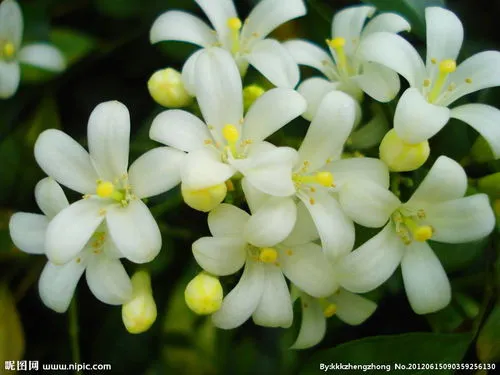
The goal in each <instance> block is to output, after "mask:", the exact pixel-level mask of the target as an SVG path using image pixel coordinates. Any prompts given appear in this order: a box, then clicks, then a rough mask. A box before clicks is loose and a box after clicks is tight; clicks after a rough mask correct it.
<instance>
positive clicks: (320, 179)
mask: <svg viewBox="0 0 500 375" xmlns="http://www.w3.org/2000/svg"><path fill="white" fill-rule="evenodd" d="M314 179H315V180H316V182H317V183H318V184H320V185H322V186H325V187H332V186H335V185H334V183H333V175H332V174H331V173H330V172H318V173H316V175H315V176H314Z"/></svg>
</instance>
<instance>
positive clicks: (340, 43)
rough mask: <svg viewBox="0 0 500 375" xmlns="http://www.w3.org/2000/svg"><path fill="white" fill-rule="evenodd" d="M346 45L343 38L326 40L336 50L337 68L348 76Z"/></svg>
mask: <svg viewBox="0 0 500 375" xmlns="http://www.w3.org/2000/svg"><path fill="white" fill-rule="evenodd" d="M345 43H346V41H345V39H344V38H341V37H338V38H334V39H327V40H326V44H328V46H329V47H330V48H332V49H334V50H335V54H336V59H335V60H336V62H337V66H338V67H339V69H340V70H341V71H343V72H344V73H345V74H348V66H347V57H346V55H345V51H344V46H345Z"/></svg>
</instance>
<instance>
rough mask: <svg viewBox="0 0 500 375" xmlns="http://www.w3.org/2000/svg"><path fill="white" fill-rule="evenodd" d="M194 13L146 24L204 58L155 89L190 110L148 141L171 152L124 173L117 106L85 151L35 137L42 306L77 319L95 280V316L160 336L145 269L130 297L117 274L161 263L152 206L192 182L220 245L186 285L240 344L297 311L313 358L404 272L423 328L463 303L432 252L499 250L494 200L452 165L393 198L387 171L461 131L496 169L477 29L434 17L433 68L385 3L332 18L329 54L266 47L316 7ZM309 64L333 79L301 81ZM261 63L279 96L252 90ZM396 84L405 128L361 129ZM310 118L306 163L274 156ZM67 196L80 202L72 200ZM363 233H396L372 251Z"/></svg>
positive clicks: (288, 150) (489, 73)
mask: <svg viewBox="0 0 500 375" xmlns="http://www.w3.org/2000/svg"><path fill="white" fill-rule="evenodd" d="M195 1H196V3H197V4H198V5H199V6H200V7H201V8H202V10H203V11H204V12H205V14H206V16H207V17H208V19H209V20H210V22H211V24H212V26H213V29H212V28H211V27H210V26H209V25H207V24H206V23H205V22H204V21H202V20H201V19H199V18H197V17H195V16H193V15H190V14H188V13H185V12H180V11H168V12H166V13H164V14H162V15H160V16H159V17H158V19H157V20H156V21H155V22H154V24H153V26H152V28H151V33H150V39H151V42H152V43H156V42H160V41H168V40H177V41H184V42H189V43H193V44H196V45H198V46H201V47H202V48H201V49H199V50H197V51H196V52H195V53H193V54H192V55H191V56H190V57H189V58H188V60H187V61H186V62H185V64H184V66H183V69H182V73H179V72H177V71H175V70H174V69H172V68H167V69H165V70H162V71H158V72H156V73H155V74H153V76H152V77H151V79H150V81H149V83H148V87H149V89H150V92H151V95H152V97H153V98H154V99H155V100H156V101H157V102H158V103H160V104H162V105H164V106H167V107H171V108H177V109H167V110H165V111H163V112H161V113H160V114H158V115H157V117H156V118H155V119H154V120H153V122H152V124H151V128H150V132H149V136H150V138H151V139H152V140H154V141H157V142H159V143H161V145H160V146H158V147H157V148H155V149H153V150H150V151H148V152H146V153H145V154H143V155H142V156H140V157H139V158H138V159H137V160H135V161H134V162H133V163H132V164H131V165H130V167H129V166H128V164H129V163H128V157H129V137H130V120H129V113H128V110H127V108H126V107H125V106H124V105H123V104H121V103H119V102H116V101H115V102H106V103H102V104H99V105H98V106H97V107H96V108H95V109H94V111H93V112H92V114H91V115H90V119H89V123H88V152H87V151H86V150H85V149H84V148H83V147H82V146H80V145H79V144H78V143H77V142H75V141H74V140H72V139H71V138H70V137H69V136H68V135H66V134H65V133H63V132H61V131H59V130H46V131H45V132H44V133H42V134H41V135H40V136H39V138H38V140H37V142H36V145H35V158H36V160H37V162H38V164H39V165H40V167H41V168H42V170H43V171H44V172H45V173H46V174H47V175H48V176H49V177H47V178H45V179H43V180H42V181H40V182H39V183H38V185H37V186H36V188H35V196H36V200H37V203H38V206H39V207H40V209H41V211H42V212H43V213H44V214H43V215H41V214H30V213H16V214H14V215H13V216H12V218H11V221H10V233H11V236H12V239H13V241H14V243H15V244H16V246H17V247H19V248H20V249H22V250H24V251H26V252H28V253H34V254H42V253H43V254H46V256H47V258H48V263H47V265H46V267H45V269H44V270H43V272H42V275H41V278H40V283H39V289H40V295H41V297H42V300H43V302H44V303H45V304H46V305H47V306H49V307H50V308H52V309H54V310H55V311H58V312H64V311H65V310H66V309H67V308H68V305H69V303H70V300H71V298H72V295H73V292H74V290H75V287H76V284H77V282H78V280H79V278H80V277H81V275H82V274H83V272H84V271H86V279H87V283H88V285H89V288H90V289H91V291H92V292H93V294H94V295H95V296H96V297H97V298H98V299H99V300H101V301H103V302H105V303H108V304H114V305H123V306H124V307H123V318H124V322H125V324H126V326H127V328H128V329H129V330H130V331H131V332H134V333H135V332H141V331H143V330H144V329H147V327H149V325H150V324H151V323H152V321H154V319H155V318H156V308H155V306H154V300H153V299H152V295H151V293H152V292H151V285H150V280H149V276H148V275H147V273H145V272H144V271H139V272H138V273H137V274H136V275H134V277H133V278H132V281H131V279H130V278H129V276H128V275H127V273H126V271H125V269H124V267H123V265H122V260H123V259H124V258H125V259H126V260H128V261H131V262H133V263H139V264H141V263H146V262H150V261H153V259H154V258H155V257H156V255H157V254H158V253H159V251H160V249H161V242H162V237H161V233H160V230H159V227H158V224H157V223H156V220H155V218H154V217H153V216H152V214H151V212H150V211H149V209H148V207H147V205H146V204H145V203H144V202H143V199H144V198H147V197H151V196H155V195H159V194H161V193H164V192H166V191H168V190H170V189H173V188H175V187H176V186H177V185H180V190H181V192H182V197H183V198H184V201H185V203H186V204H187V205H189V206H190V207H192V208H193V209H195V210H198V211H202V212H208V227H209V229H210V233H211V236H208V237H203V238H199V239H198V240H196V241H195V242H194V243H193V245H192V253H193V256H194V259H195V260H196V262H197V263H198V265H199V266H200V267H201V268H202V270H203V271H202V272H200V274H198V275H197V276H196V277H195V278H194V279H193V280H192V281H191V282H190V283H189V284H188V285H187V287H186V290H185V299H186V303H187V305H188V306H189V307H190V308H191V309H192V310H193V311H195V312H196V313H198V314H211V316H212V321H213V323H214V325H215V326H217V327H220V328H222V329H232V328H235V327H238V326H240V325H241V324H243V323H244V322H245V321H247V320H248V319H249V318H250V317H252V319H253V321H254V323H255V324H258V325H262V326H266V327H283V328H288V327H290V326H291V325H292V322H293V308H292V306H293V303H294V301H295V300H297V299H300V303H301V307H302V310H303V312H302V324H301V328H300V332H299V335H298V337H297V340H296V342H295V343H294V345H293V347H294V348H297V349H301V348H307V347H310V346H313V345H315V344H317V343H318V342H319V341H320V340H321V339H322V338H323V337H324V335H325V331H326V323H325V318H328V317H331V316H333V315H337V316H338V317H339V318H340V319H341V320H342V321H344V322H345V323H347V324H350V325H357V324H361V323H362V322H364V321H365V320H366V319H368V318H369V317H370V316H371V314H372V313H373V312H374V311H375V309H376V303H375V302H373V301H371V300H369V299H367V298H366V297H364V296H362V295H359V294H358V293H365V292H369V291H371V290H374V289H375V288H377V287H379V286H380V285H381V284H383V283H384V282H385V281H386V280H387V279H388V278H389V277H390V276H391V275H392V274H393V273H394V272H395V270H396V269H397V268H398V266H399V265H401V269H402V275H403V283H404V288H405V290H406V294H407V297H408V301H409V303H410V305H411V307H412V309H413V310H414V311H415V312H416V313H417V314H427V313H431V312H435V311H437V310H440V309H442V308H444V307H445V306H446V305H448V304H449V303H450V300H451V298H452V292H451V287H450V283H449V280H448V277H447V275H446V273H445V271H444V268H443V266H442V265H441V263H440V261H439V259H438V258H437V256H436V255H435V253H434V251H433V250H432V242H428V241H429V240H431V241H436V242H445V243H452V244H456V243H462V242H468V241H473V240H476V239H479V238H482V237H485V236H487V235H488V234H489V233H490V232H491V231H492V230H493V227H494V224H495V216H494V214H493V211H492V208H491V206H490V203H489V200H488V197H487V196H486V195H484V194H475V195H469V196H466V189H467V176H466V173H465V171H464V169H463V168H462V166H460V164H458V163H457V162H456V161H454V160H452V159H450V158H448V157H446V156H438V155H436V156H437V158H436V159H435V161H434V163H433V165H432V166H431V168H430V170H429V171H428V172H427V175H426V177H425V178H424V179H423V181H422V182H421V183H420V184H419V186H418V188H417V189H416V190H415V191H414V192H413V195H411V197H410V198H409V199H407V200H406V201H402V200H401V199H402V197H401V194H400V193H399V189H398V188H397V186H394V184H392V185H391V184H390V181H391V175H390V172H393V173H395V174H393V177H396V179H395V180H396V181H397V178H400V177H399V175H398V174H397V172H402V171H412V170H415V169H417V168H419V167H420V166H422V165H423V164H424V163H425V162H426V161H427V158H428V157H429V155H430V147H429V144H428V139H429V138H430V137H432V136H433V135H435V134H436V133H437V132H438V131H439V130H440V129H441V128H442V127H443V126H445V124H446V123H447V122H448V120H449V119H450V118H451V117H453V118H457V119H460V120H462V121H465V122H467V123H468V124H470V125H471V126H472V127H473V128H474V129H475V130H477V131H478V132H479V133H480V135H481V136H483V137H484V138H485V139H486V141H487V142H488V143H489V145H490V147H491V150H492V151H493V154H494V155H495V156H496V157H498V156H500V127H499V126H497V125H498V124H496V123H495V122H500V111H499V110H497V109H495V108H493V107H489V106H486V105H483V104H466V105H462V106H458V107H455V108H453V109H448V105H449V104H451V103H452V102H454V101H455V100H457V99H459V98H460V97H462V96H464V95H466V94H468V93H471V92H473V91H475V90H479V89H483V88H486V87H491V86H496V85H500V80H499V77H500V74H496V73H500V72H498V69H499V67H500V53H499V52H496V51H487V52H483V53H480V54H477V55H475V56H472V57H470V58H469V59H467V60H466V61H464V62H463V63H462V64H460V65H459V66H458V67H457V64H456V58H457V55H458V52H459V49H460V46H461V44H462V39H463V29H462V25H461V23H460V21H459V20H458V18H457V17H456V16H455V15H454V14H453V13H452V12H450V11H448V10H446V9H443V8H438V7H430V8H427V9H426V23H427V62H426V64H424V63H423V61H422V59H421V58H420V56H419V54H418V52H417V51H416V50H415V49H414V48H413V47H412V46H411V44H409V43H408V42H407V41H406V40H405V39H404V38H403V37H402V36H400V35H399V34H400V33H402V32H404V31H409V30H410V25H409V23H408V22H407V21H406V20H405V19H404V18H402V17H401V16H399V15H396V14H393V13H381V14H378V15H376V16H374V15H375V13H376V9H375V8H374V7H371V6H357V7H351V8H348V9H345V10H342V11H340V12H339V13H337V14H336V15H335V16H334V18H333V22H332V28H331V29H332V32H331V35H330V36H328V37H329V38H328V39H326V47H327V50H325V49H323V48H322V47H320V46H317V45H315V44H313V43H311V42H309V41H305V40H289V41H286V42H283V43H282V42H280V41H278V40H275V39H272V38H270V37H269V34H270V33H271V32H272V31H273V30H274V29H276V28H277V27H278V26H280V25H281V24H283V23H285V22H287V21H289V20H292V19H295V18H297V17H300V16H303V15H304V14H305V13H306V8H305V5H304V2H303V1H302V0H290V1H286V2H285V1H281V0H262V1H261V2H259V3H258V4H257V5H256V6H255V8H254V9H253V10H252V11H251V12H250V14H249V16H248V18H247V19H246V20H245V21H243V22H242V21H241V20H240V19H239V18H238V16H237V13H236V9H235V7H234V4H233V3H232V1H231V0H211V1H205V0H195ZM5 3H7V4H8V5H10V4H12V2H11V1H10V0H7V1H6V2H5ZM0 16H1V17H3V13H1V14H0ZM1 17H0V18H1ZM368 19H370V20H369V21H367V20H368ZM2 36H3V34H0V37H2ZM0 43H3V40H2V39H0ZM16 43H17V42H16ZM5 46H6V44H3V45H2V44H0V47H1V48H2V49H1V50H0V52H1V51H3V52H2V53H3V54H4V55H5V51H6V47H5ZM7 49H8V48H7ZM4 55H0V56H4ZM299 65H308V66H310V67H313V68H315V69H317V70H319V71H320V72H321V74H322V77H313V78H308V79H306V80H304V81H302V82H301V83H300V84H299V81H300V79H299V77H300V74H299V72H300V71H299ZM249 66H252V67H253V68H255V69H256V70H257V71H258V72H259V73H260V74H262V76H263V77H265V78H267V79H268V81H269V82H270V83H271V84H272V85H273V86H275V87H273V88H271V89H269V90H267V91H266V90H265V89H264V88H262V87H260V86H257V85H255V84H254V85H251V86H247V87H243V79H244V78H245V75H246V72H247V70H248V69H249ZM0 67H1V65H0ZM398 74H401V75H402V76H403V77H404V78H405V79H406V80H407V81H408V83H409V88H408V89H406V90H405V91H404V92H403V93H402V95H401V97H400V99H399V100H398V102H397V107H396V110H395V115H394V129H392V130H389V131H387V130H388V125H387V121H386V120H384V118H385V117H384V115H383V114H380V113H375V115H374V117H373V119H372V120H370V121H369V122H368V123H367V124H365V125H364V126H361V125H360V123H361V119H362V118H363V116H362V112H363V110H364V109H365V108H367V101H371V102H372V103H376V102H380V103H385V102H388V101H391V100H395V99H396V97H397V96H398V94H399V91H400V79H399V75H398ZM297 85H298V86H297ZM295 88H296V89H295ZM365 94H367V96H369V97H370V98H371V99H369V98H366V97H365ZM194 101H196V103H197V106H198V107H197V108H199V112H200V114H201V115H196V114H195V113H197V112H198V111H197V110H194V109H193V110H192V111H187V110H182V109H179V108H182V107H186V108H193V107H192V104H193V103H194ZM368 112H369V111H368ZM375 112H376V111H375ZM301 116H302V117H303V118H304V119H305V120H306V121H307V122H308V123H309V125H308V128H307V131H306V134H305V136H304V138H303V139H302V140H301V143H300V144H299V145H298V146H299V147H296V148H294V147H290V146H285V145H276V144H273V143H271V141H270V139H275V138H276V137H272V135H273V134H274V133H276V132H277V131H278V130H280V129H282V128H284V127H285V129H286V125H287V124H289V123H290V122H292V121H294V120H295V119H297V118H299V117H301ZM365 117H366V116H365ZM349 144H350V145H356V144H358V145H360V146H359V148H360V149H361V148H366V147H374V146H377V145H378V144H380V157H379V158H374V157H363V156H362V155H360V154H359V153H356V152H354V153H353V152H351V153H348V152H345V150H344V148H345V146H346V145H349ZM361 145H362V146H361ZM59 184H61V185H63V186H65V187H67V188H69V189H70V190H73V191H75V192H77V193H80V194H81V195H82V198H81V199H80V200H77V201H76V202H73V203H72V204H70V203H69V202H68V200H67V198H66V196H65V194H64V192H63V190H62V188H61V186H60V185H59ZM390 185H391V186H390ZM396 185H397V184H396ZM229 196H231V197H234V196H240V197H244V199H241V200H235V199H228V198H229ZM228 202H231V203H233V204H230V203H228ZM360 227H367V228H381V229H380V231H379V232H378V234H376V235H375V236H374V237H373V238H371V239H369V240H368V241H366V242H364V243H362V242H360V241H357V238H356V233H357V230H356V228H360ZM233 274H235V275H239V281H238V282H237V284H236V285H235V286H234V288H232V289H231V290H229V291H228V290H225V288H223V287H222V285H223V284H221V281H220V280H224V277H225V276H228V275H233Z"/></svg>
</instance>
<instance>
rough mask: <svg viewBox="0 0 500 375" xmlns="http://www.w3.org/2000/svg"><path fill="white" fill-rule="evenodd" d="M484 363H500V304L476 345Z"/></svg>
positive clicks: (484, 327)
mask: <svg viewBox="0 0 500 375" xmlns="http://www.w3.org/2000/svg"><path fill="white" fill-rule="evenodd" d="M476 351H477V356H478V357H479V359H480V360H481V361H482V362H485V363H487V362H497V361H500V304H497V305H496V306H495V307H494V308H493V311H492V312H491V314H490V316H489V317H488V320H486V323H485V324H484V326H483V328H482V329H481V332H480V333H479V337H478V339H477V344H476Z"/></svg>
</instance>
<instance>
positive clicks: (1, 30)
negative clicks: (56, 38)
mask: <svg viewBox="0 0 500 375" xmlns="http://www.w3.org/2000/svg"><path fill="white" fill-rule="evenodd" d="M22 39H23V16H22V13H21V8H20V7H19V5H18V4H17V2H15V1H14V0H4V1H3V2H2V3H1V4H0V98H1V99H6V98H9V97H11V96H12V95H14V93H15V92H16V91H17V87H18V86H19V80H20V75H21V69H20V66H19V63H23V64H29V65H34V66H37V67H39V68H42V69H46V70H51V71H54V72H61V71H62V70H64V68H65V66H66V63H65V61H64V57H63V56H62V54H61V52H59V50H58V49H57V48H55V47H54V46H52V45H50V44H47V43H34V44H29V45H26V46H24V47H22V48H21V42H22Z"/></svg>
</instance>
